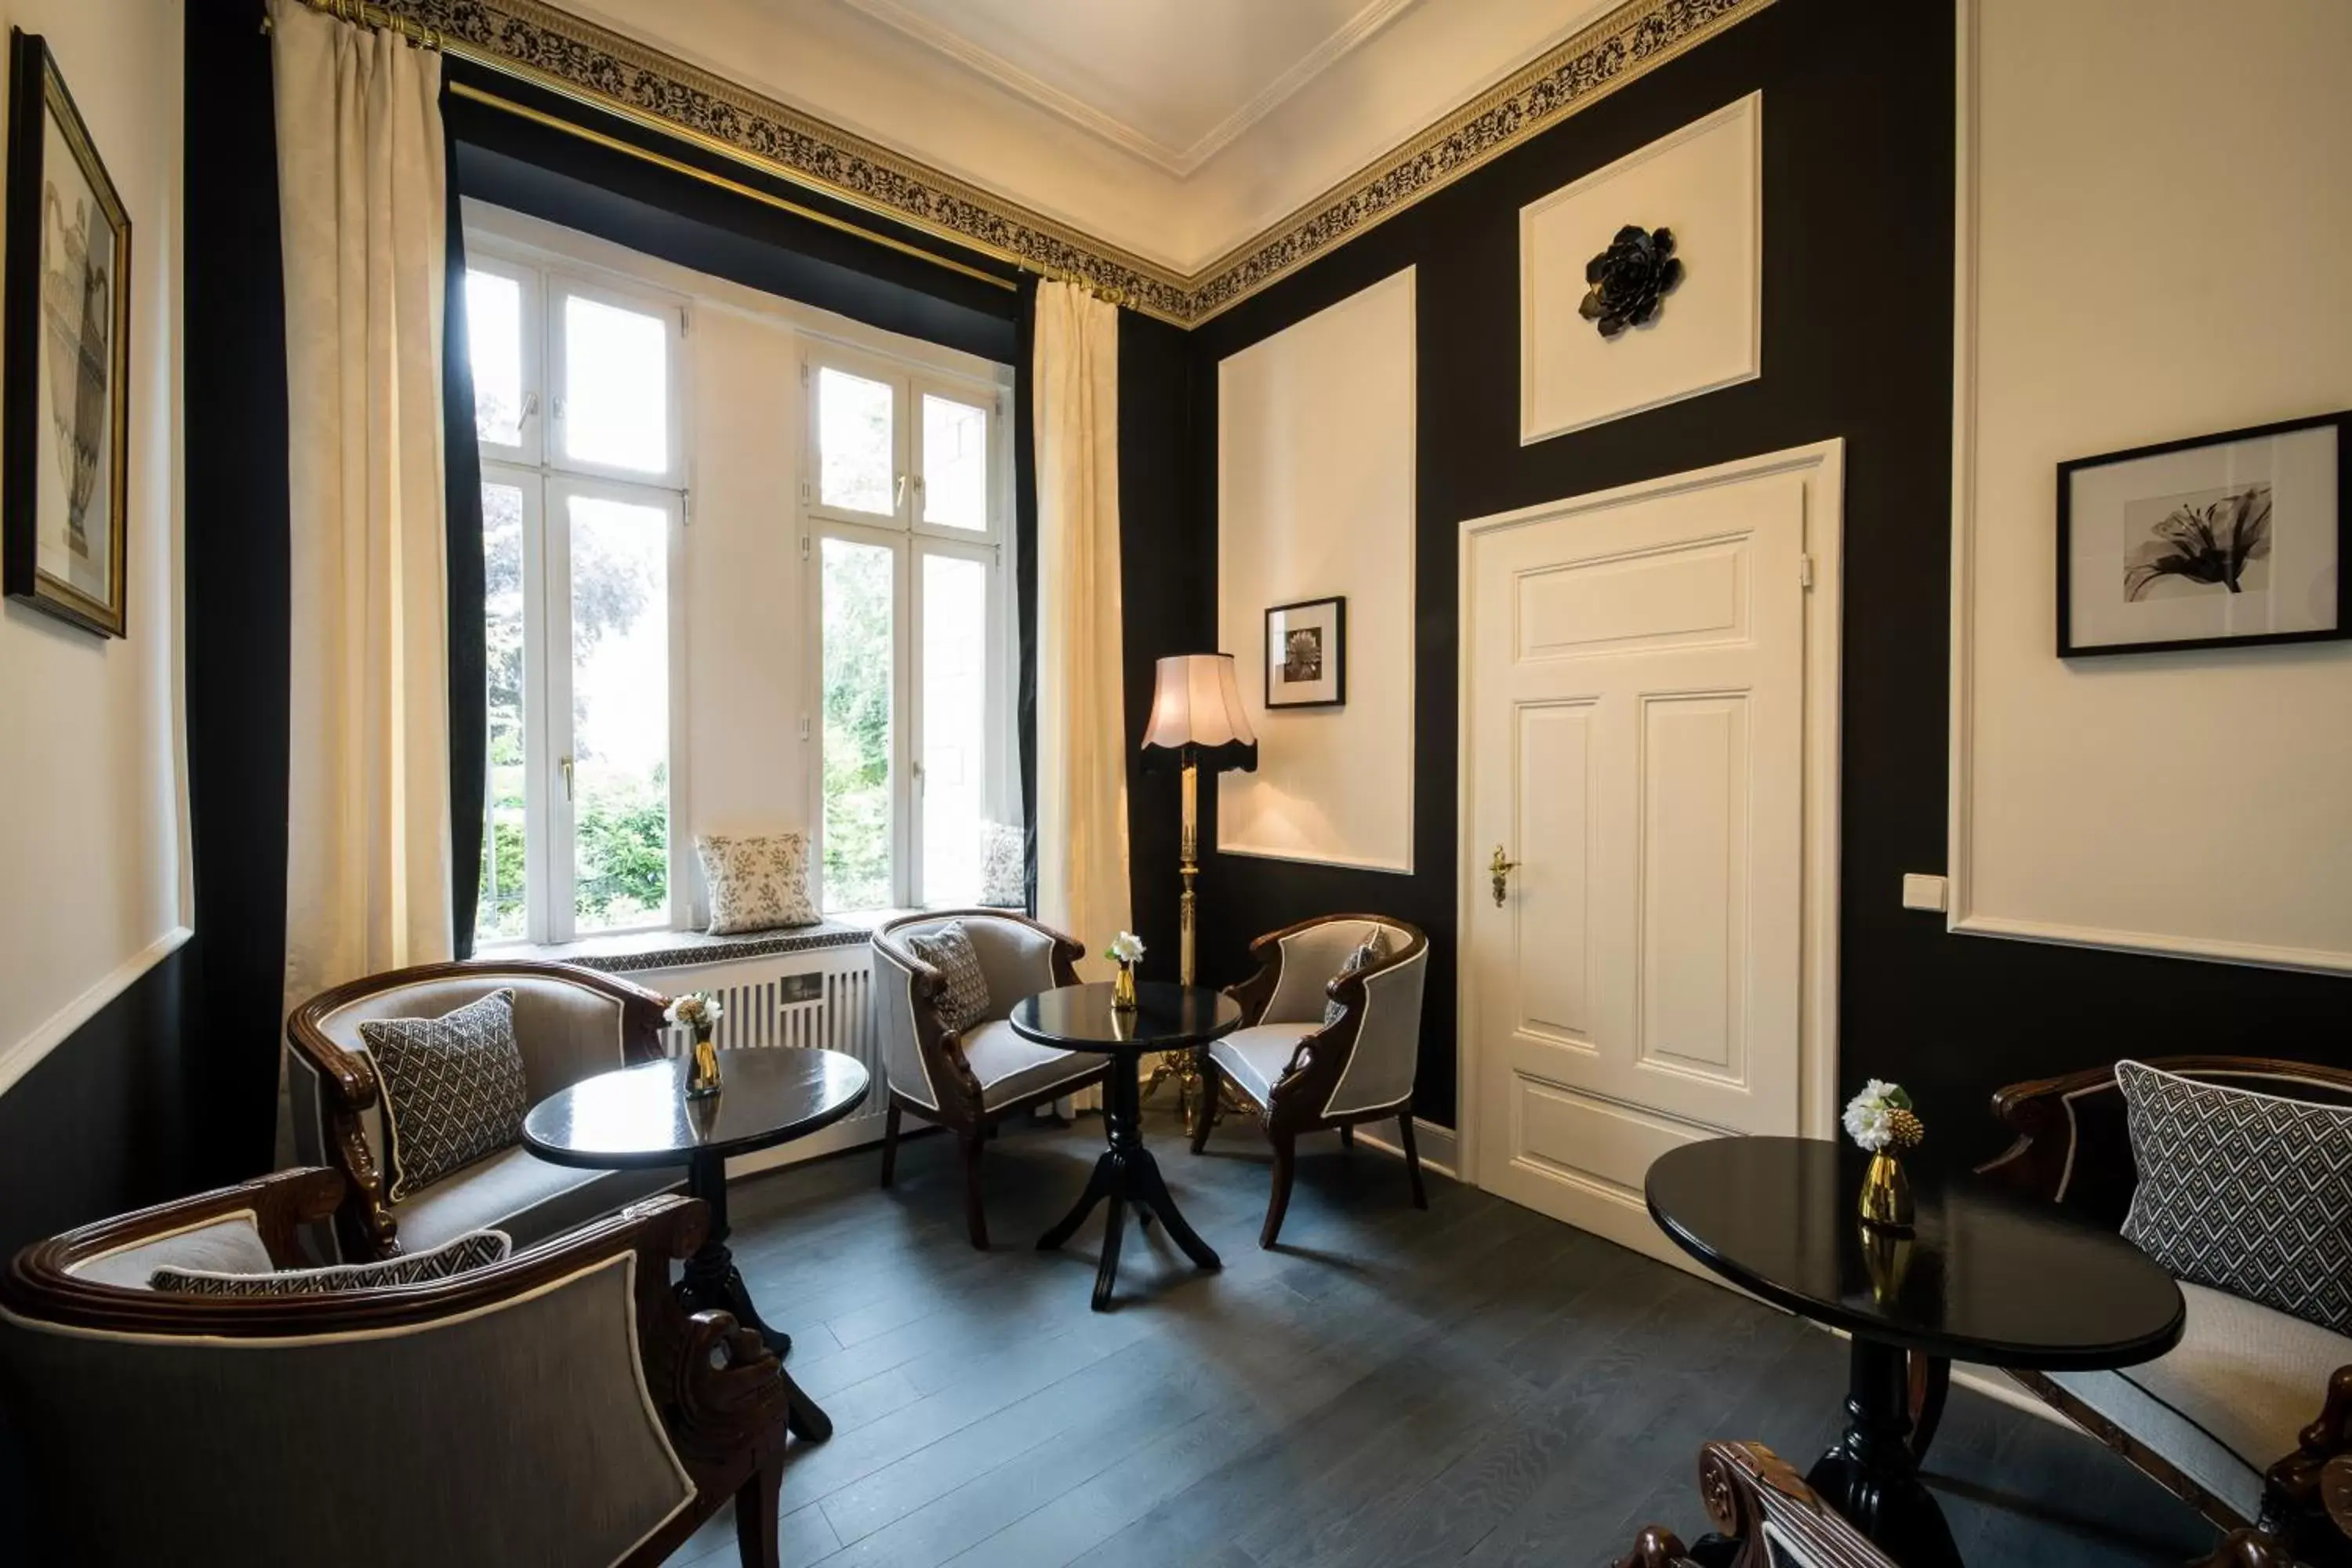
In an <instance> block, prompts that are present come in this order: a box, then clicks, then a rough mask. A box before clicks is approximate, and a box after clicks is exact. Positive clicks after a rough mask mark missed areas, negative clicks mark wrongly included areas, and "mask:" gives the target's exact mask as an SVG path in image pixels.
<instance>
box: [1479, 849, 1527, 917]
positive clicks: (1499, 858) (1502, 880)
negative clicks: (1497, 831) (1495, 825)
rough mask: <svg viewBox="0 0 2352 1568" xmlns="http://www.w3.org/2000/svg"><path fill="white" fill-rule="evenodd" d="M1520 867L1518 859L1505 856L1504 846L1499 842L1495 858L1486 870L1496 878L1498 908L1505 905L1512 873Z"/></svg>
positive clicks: (1496, 903)
mask: <svg viewBox="0 0 2352 1568" xmlns="http://www.w3.org/2000/svg"><path fill="white" fill-rule="evenodd" d="M1518 868H1519V863H1518V862H1517V860H1509V859H1506V858H1504V856H1503V847H1502V846H1501V845H1499V844H1497V845H1496V846H1495V858H1494V860H1493V862H1492V863H1491V864H1490V865H1488V866H1487V868H1486V870H1487V871H1488V873H1489V874H1490V875H1492V876H1493V877H1494V879H1495V907H1496V909H1498V910H1499V909H1501V908H1502V907H1503V898H1504V895H1505V893H1506V891H1507V888H1508V884H1509V882H1510V880H1511V873H1512V872H1514V871H1516V870H1517V869H1518Z"/></svg>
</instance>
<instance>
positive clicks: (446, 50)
mask: <svg viewBox="0 0 2352 1568" xmlns="http://www.w3.org/2000/svg"><path fill="white" fill-rule="evenodd" d="M302 3H303V4H304V5H308V6H310V8H311V9H312V10H314V11H319V12H323V13H324V14H326V15H327V16H333V17H335V18H337V19H338V20H340V21H344V22H350V23H353V24H356V25H357V26H363V27H381V28H383V29H384V30H386V31H387V32H392V33H396V34H398V35H399V36H400V37H403V38H405V39H407V40H408V42H409V43H411V44H413V45H415V47H419V48H425V49H434V50H437V51H439V52H440V53H443V54H446V55H449V56H452V57H453V58H458V59H462V60H466V61H468V62H470V63H472V64H474V65H478V66H480V67H482V68H485V69H487V70H492V71H496V72H498V73H499V74H500V75H501V76H509V77H513V78H515V79H517V80H520V81H526V82H530V83H531V84H532V85H534V86H540V87H546V88H549V89H551V90H555V91H558V92H562V93H563V94H564V96H567V97H572V98H574V99H577V98H578V97H579V95H578V94H577V93H576V92H572V91H570V90H568V89H565V88H563V87H562V86H561V85H560V84H556V83H552V82H546V81H541V79H540V76H539V73H538V72H536V71H532V70H530V69H529V68H522V67H518V66H516V65H515V64H514V63H512V62H510V61H509V60H507V59H505V58H502V57H500V56H499V55H495V54H492V53H490V52H489V51H488V50H487V49H482V48H478V47H475V46H473V45H471V44H468V43H466V42H465V41H464V40H462V39H458V38H453V37H450V36H449V35H448V34H446V33H445V32H443V31H442V30H441V29H440V28H438V27H428V26H425V25H424V24H423V23H420V22H414V21H411V20H410V19H409V18H407V17H405V16H400V15H399V14H397V13H396V12H393V11H390V10H387V9H386V8H384V7H383V6H382V5H373V4H371V3H370V0H302ZM261 26H262V31H264V32H268V30H269V18H268V16H264V17H263V18H262V20H261ZM449 90H450V92H451V93H452V94H454V95H455V96H457V97H459V98H463V99H466V100H468V101H470V102H474V103H479V104H482V105H484V106H485V107H487V108H490V109H496V110H500V111H501V112H503V113H507V114H511V115H515V116H517V117H518V118H520V119H523V120H528V121H531V122H532V123H534V124H538V125H543V126H545V127H547V128H548V129H549V130H551V131H557V132H562V133H563V134H564V135H567V136H572V137H576V138H578V139H579V140H581V141H583V142H591V143H593V144H594V145H596V146H599V147H603V148H606V149H608V150H610V151H612V152H615V153H623V154H625V156H628V157H631V158H635V159H637V160H638V161H639V162H641V163H651V164H653V165H655V166H656V167H657V168H662V169H667V170H668V171H670V172H671V173H673V174H684V175H685V176H687V177H688V179H691V180H698V181H700V182H701V183H702V184H706V185H709V186H712V187H714V188H716V189H719V190H722V191H726V192H729V193H730V194H731V195H739V196H743V197H745V198H747V199H749V200H751V201H754V202H758V203H759V204H760V205H762V206H767V207H772V208H774V209H775V210H776V211H778V212H783V213H790V214H791V215H792V216H794V217H800V218H806V219H807V220H808V221H810V222H812V223H816V224H822V225H824V226H825V227H827V228H830V229H835V230H836V231H838V232H840V233H842V234H846V235H850V236H852V237H856V238H858V239H862V240H866V241H868V242H870V243H872V244H875V245H878V246H881V247H884V248H886V249H889V250H895V251H897V252H898V253H899V254H900V255H902V256H910V257H913V258H915V259H917V260H918V261H928V262H929V263H930V264H931V265H932V266H934V267H940V268H946V269H947V270H948V271H950V272H954V273H958V274H960V275H961V276H963V277H966V278H972V279H978V280H979V281H981V282H982V283H986V284H989V285H991V286H992V287H994V288H998V289H1004V290H1005V291H1006V292H1008V293H1011V292H1015V291H1017V290H1018V289H1020V285H1019V284H1018V283H1015V282H1014V281H1013V279H1009V278H1003V277H999V276H998V275H997V274H995V273H993V272H988V271H984V270H982V268H977V267H972V266H969V265H967V264H966V263H964V262H961V261H957V260H955V259H953V258H950V257H945V256H941V255H940V254H939V253H938V252H937V251H933V250H926V249H924V248H923V247H921V246H919V245H909V244H908V243H907V242H906V241H905V240H903V239H899V238H898V237H895V236H892V235H887V234H883V233H880V232H878V231H877V230H874V229H870V228H866V227H865V226H863V225H860V224H855V223H852V222H850V221H849V220H848V219H846V218H843V217H836V216H834V215H833V214H831V213H828V212H823V211H820V210H818V209H817V208H815V207H811V206H804V205H802V204H801V203H799V202H795V201H792V200H789V199H787V198H786V197H783V196H779V195H774V194H772V192H768V191H763V190H761V189H760V188H758V187H757V186H755V185H747V184H743V183H742V182H741V181H740V180H730V179H729V178H727V177H726V176H725V175H723V174H712V173H711V172H710V171H709V170H708V169H702V168H698V167H696V166H695V165H694V164H692V163H686V162H684V161H683V160H681V159H677V158H672V157H670V156H668V155H667V153H656V152H654V151H653V150H652V149H650V148H646V147H640V146H638V145H637V144H636V143H635V142H625V141H623V140H622V139H621V138H619V137H617V136H610V135H607V134H605V133H604V132H601V131H593V130H591V129H589V128H588V127H587V126H584V125H575V124H574V123H572V121H569V120H566V119H564V118H563V117H562V116H561V115H556V114H550V113H548V112H547V111H546V110H540V109H534V108H532V107H531V106H530V105H529V104H526V103H517V102H515V101H514V100H512V99H508V98H500V97H499V95H498V94H496V93H494V92H486V91H484V90H483V89H480V88H478V87H474V86H471V85H469V84H467V83H466V82H462V81H453V82H451V83H449ZM590 107H592V108H593V107H601V106H598V105H593V104H592V105H591V106H590ZM635 118H637V119H638V121H639V122H640V123H644V124H646V127H647V129H649V130H653V131H656V132H661V133H663V134H674V133H673V132H668V131H667V128H666V127H665V126H664V125H663V124H662V123H660V122H659V121H657V120H656V119H655V118H654V117H652V116H648V115H639V116H636V117H635ZM713 150H714V151H717V152H719V154H720V155H721V156H726V157H731V158H733V159H734V161H735V162H738V163H745V164H747V165H751V160H750V159H748V158H743V157H740V156H738V155H735V154H732V153H728V152H726V151H725V150H724V149H713ZM751 166H757V165H751ZM763 172H765V171H763ZM1003 260H1005V261H1006V262H1008V263H1009V264H1011V265H1013V266H1016V267H1019V268H1023V269H1024V271H1030V272H1034V273H1037V274H1039V275H1040V276H1042V277H1045V278H1046V279H1051V280H1053V281H1055V282H1062V283H1068V284H1071V285H1074V286H1075V287H1077V288H1080V289H1085V290H1086V291H1087V292H1088V293H1090V294H1095V295H1097V297H1102V298H1109V299H1110V300H1111V302H1112V303H1114V304H1118V303H1119V302H1120V300H1118V298H1117V297H1116V296H1106V295H1103V294H1102V291H1101V290H1100V289H1097V288H1096V287H1095V286H1094V284H1093V283H1091V282H1090V281H1089V280H1087V279H1084V278H1080V277H1077V276H1076V275H1075V274H1066V273H1061V272H1058V271H1056V270H1055V269H1053V268H1044V267H1040V266H1038V265H1037V264H1036V263H1034V262H1033V261H1029V260H1026V259H1024V258H1021V257H1017V256H1012V255H1009V254H1008V255H1006V256H1004V257H1003Z"/></svg>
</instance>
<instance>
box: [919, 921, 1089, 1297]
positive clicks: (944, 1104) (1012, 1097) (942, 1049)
mask: <svg viewBox="0 0 2352 1568" xmlns="http://www.w3.org/2000/svg"><path fill="white" fill-rule="evenodd" d="M951 921H961V922H962V924H963V929H964V934H965V935H966V936H968V937H969V938H970V939H971V945H972V951H973V952H974V953H975V954H976V955H977V956H978V957H979V959H980V967H981V973H982V974H983V975H984V976H986V978H987V981H988V1008H987V1010H986V1011H985V1012H984V1013H983V1014H982V1016H981V1018H980V1020H979V1021H978V1022H977V1023H971V1024H967V1025H965V1026H963V1027H962V1028H961V1029H951V1028H950V1027H948V1026H946V1024H945V1023H944V1022H943V1021H942V1020H941V1018H940V999H941V996H942V994H943V993H944V992H945V990H946V986H947V978H946V976H945V975H943V974H941V973H940V971H939V970H938V969H936V968H934V967H932V965H930V964H929V963H926V962H925V961H924V960H923V959H922V958H921V957H920V956H919V954H918V953H917V952H915V951H914V949H913V948H912V947H910V946H908V938H909V937H917V936H924V935H928V934H929V933H931V932H933V931H939V930H940V929H942V928H943V927H945V926H947V925H948V924H949V923H950V922H951ZM1085 952H1086V949H1085V948H1083V947H1081V946H1080V945H1079V944H1078V943H1077V942H1074V941H1072V940H1071V939H1070V938H1068V937H1066V936H1064V935H1062V934H1061V933H1060V932H1059V931H1054V930H1052V929H1051V928H1050V927H1046V926H1043V925H1040V924H1038V923H1037V922H1036V921H1033V920H1030V919H1029V918H1027V917H1026V916H1024V915H1016V914H1013V913H1010V912H1008V911H1006V910H934V911H931V912H929V913H927V914H919V915H908V916H905V917H903V918H901V919H898V920H895V921H889V922H888V923H887V924H885V925H883V926H882V927H880V928H879V929H878V930H877V931H875V933H874V1011H875V1023H876V1026H877V1027H878V1028H880V1030H881V1031H882V1061H883V1065H884V1067H885V1068H887V1071H888V1073H889V1078H890V1109H889V1111H888V1113H887V1116H886V1118H885V1119H884V1121H883V1124H882V1184H883V1185H884V1186H886V1187H887V1186H888V1185H889V1184H890V1182H891V1179H892V1177H893V1175H894V1174H895V1173H896V1171H897V1168H898V1119H899V1117H900V1116H901V1115H902V1114H903V1113H905V1112H908V1111H912V1112H913V1113H914V1114H915V1115H917V1116H919V1117H921V1118H922V1119H923V1120H924V1121H930V1122H935V1123H937V1124H938V1125H940V1126H941V1127H945V1128H948V1129H950V1130H951V1131H954V1133H955V1134H956V1138H957V1140H958V1142H960V1143H961V1146H962V1154H963V1168H964V1219H965V1223H966V1226H967V1227H968V1228H969V1229H970V1231H971V1244H972V1245H973V1246H974V1247H979V1248H980V1249H981V1250H982V1251H986V1250H987V1249H988V1212H987V1209H986V1208H985V1206H984V1205H982V1201H981V1186H980V1152H981V1148H982V1144H983V1143H984V1142H986V1141H987V1139H988V1137H989V1135H990V1133H992V1131H994V1130H995V1128H996V1125H997V1123H999V1122H1001V1121H1003V1120H1004V1119H1005V1118H1006V1117H1008V1116H1011V1115H1013V1114H1014V1113H1015V1112H1017V1111H1022V1110H1029V1109H1030V1108H1031V1107H1033V1106H1037V1105H1042V1104H1044V1103H1045V1101H1047V1100H1058V1099H1060V1098H1061V1097H1062V1096H1064V1095H1066V1094H1075V1093H1076V1092H1077V1091H1078V1090H1079V1089H1084V1088H1085V1087H1087V1085H1088V1084H1092V1083H1099V1082H1101V1081H1102V1077H1103V1073H1104V1070H1105V1068H1106V1067H1107V1066H1108V1064H1107V1062H1106V1061H1105V1060H1104V1058H1101V1057H1098V1056H1090V1055H1083V1054H1080V1053H1077V1052H1074V1051H1060V1050H1055V1049H1054V1048H1052V1047H1048V1046H1041V1045H1038V1044H1036V1043H1035V1042H1034V1041H1030V1040H1024V1039H1023V1038H1022V1037H1020V1036H1018V1035H1016V1034H1014V1033H1013V1026H1012V1025H1010V1024H1008V1023H1006V1022H1005V1017H1006V1016H1007V1015H1008V1014H1010V1013H1011V1012H1012V1011H1013V1004H1014V1003H1016V1002H1018V1001H1020V1000H1021V999H1022V998H1023V997H1024V996H1034V995H1035V994H1038V993H1039V992H1041V991H1051V990H1053V989H1055V987H1057V986H1062V985H1075V984H1077V980H1078V973H1077V968H1076V964H1077V961H1078V959H1079V958H1080V957H1081V956H1082V955H1083V954H1084V953H1085Z"/></svg>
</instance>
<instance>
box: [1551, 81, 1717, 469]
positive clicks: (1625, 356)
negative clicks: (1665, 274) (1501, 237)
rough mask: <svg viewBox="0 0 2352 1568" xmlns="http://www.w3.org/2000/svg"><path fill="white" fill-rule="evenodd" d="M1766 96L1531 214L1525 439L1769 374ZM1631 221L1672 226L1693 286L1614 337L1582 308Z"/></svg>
mask: <svg viewBox="0 0 2352 1568" xmlns="http://www.w3.org/2000/svg"><path fill="white" fill-rule="evenodd" d="M1763 122H1764V95H1763V94H1762V93H1760V92H1751V93H1749V94H1748V96H1747V97H1746V98H1743V99H1740V100H1738V101H1737V102H1734V103H1730V104H1727V105H1726V106H1724V107H1723V108H1721V109H1719V110H1716V111H1715V112H1714V113H1713V114H1710V115H1707V116H1706V118H1704V119H1701V120H1696V121H1692V122H1691V123H1690V124H1688V125H1685V126H1684V127H1683V128H1682V129H1681V130H1679V131H1677V132H1674V133H1673V134H1672V135H1669V136H1662V137H1660V138H1659V139H1658V140H1657V141H1655V142H1651V143H1650V144H1649V145H1648V146H1646V147H1643V148H1642V149H1640V150H1639V151H1637V152H1633V153H1627V154H1626V155H1625V156H1624V157H1622V158H1620V159H1618V160H1617V161H1616V162H1615V163H1612V164H1610V165H1609V166H1608V167H1606V168H1603V169H1596V170H1594V171H1593V172H1592V173H1591V174H1587V175H1585V176H1584V178H1582V179H1580V180H1578V181H1577V182H1575V183H1574V184H1569V185H1563V186H1561V187H1560V188H1559V190H1557V191H1554V192H1553V193H1552V194H1551V195H1548V196H1545V197H1544V198H1543V199H1541V200H1540V201H1536V202H1530V203H1529V204H1528V205H1526V206H1525V207H1522V208H1521V209H1519V441H1520V443H1521V444H1522V445H1525V444H1527V443H1529V442H1534V441H1541V440H1544V439H1546V438H1547V437H1552V436H1560V435H1565V434H1566V433H1567V432H1569V431H1570V430H1581V429H1584V428H1586V427H1587V426H1593V425H1599V424H1601V423H1602V422H1604V421H1606V420H1610V419H1616V418H1620V417H1622V416H1625V415H1628V414H1637V413H1640V412H1641V411H1642V410H1643V409H1645V408H1656V407H1658V406H1660V405H1664V404H1668V403H1676V402H1679V401H1681V400H1682V399H1684V398H1685V397H1696V396H1698V395H1700V394H1702V393H1707V392H1714V391H1717V389H1719V388H1722V387H1726V386H1731V385H1735V384H1738V383H1739V382H1743V381H1753V380H1755V379H1756V377H1757V376H1759V374H1762V373H1763V367H1764V362H1763V344H1764V326H1763V321H1764V316H1763V299H1764V282H1763V279H1764V175H1763V145H1764V124H1763ZM1627 224H1638V225H1640V226H1642V227H1643V228H1651V229H1655V228H1664V229H1670V230H1672V231H1673V233H1674V237H1675V255H1676V257H1678V258H1680V259H1681V261H1682V264H1683V278H1682V281H1681V282H1680V283H1679V284H1677V285H1676V286H1675V288H1674V289H1672V290H1671V291H1670V292H1668V293H1667V294H1666V295H1665V296H1664V299H1663V300H1662V302H1661V304H1660V306H1659V309H1658V313H1657V314H1656V315H1655V316H1654V317H1652V318H1651V320H1650V321H1648V322H1647V323H1646V324H1644V325H1642V326H1638V327H1628V328H1626V329H1625V330H1624V331H1622V332H1620V333H1618V334H1617V336H1615V337H1613V338H1604V337H1602V336H1601V332H1600V329H1599V328H1598V327H1596V326H1595V325H1594V324H1593V323H1592V322H1591V321H1586V320H1585V319H1584V318H1583V317H1582V316H1581V315H1580V314H1578V312H1577V307H1578V306H1579V305H1580V304H1581V303H1582V302H1583V300H1584V296H1585V292H1586V289H1587V287H1588V285H1587V284H1586V283H1585V280H1584V268H1585V264H1586V263H1587V262H1589V261H1591V259H1592V258H1593V257H1595V256H1597V255H1599V254H1600V253H1601V251H1602V250H1604V249H1606V248H1607V247H1608V245H1609V242H1610V241H1611V240H1612V239H1613V238H1614V237H1616V234H1617V231H1618V230H1619V229H1620V228H1622V227H1623V226H1625V225H1627Z"/></svg>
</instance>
